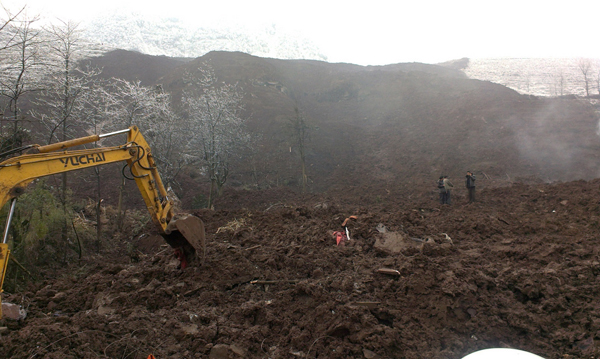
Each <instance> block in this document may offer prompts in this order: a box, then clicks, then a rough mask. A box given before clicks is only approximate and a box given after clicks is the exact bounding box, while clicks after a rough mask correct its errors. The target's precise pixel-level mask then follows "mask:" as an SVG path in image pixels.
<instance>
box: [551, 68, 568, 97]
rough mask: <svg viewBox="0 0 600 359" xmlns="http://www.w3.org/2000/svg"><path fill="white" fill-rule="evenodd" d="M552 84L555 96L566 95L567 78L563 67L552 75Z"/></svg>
mask: <svg viewBox="0 0 600 359" xmlns="http://www.w3.org/2000/svg"><path fill="white" fill-rule="evenodd" d="M552 85H553V87H554V95H555V96H564V92H565V85H566V80H565V73H564V71H563V70H562V69H560V70H559V71H558V72H556V73H554V74H553V75H552Z"/></svg>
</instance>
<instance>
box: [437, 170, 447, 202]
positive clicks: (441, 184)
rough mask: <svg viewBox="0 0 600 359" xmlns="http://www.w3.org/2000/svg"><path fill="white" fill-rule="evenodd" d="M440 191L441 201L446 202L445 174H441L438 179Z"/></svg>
mask: <svg viewBox="0 0 600 359" xmlns="http://www.w3.org/2000/svg"><path fill="white" fill-rule="evenodd" d="M438 191H439V192H440V203H441V204H445V203H446V187H444V176H440V179H439V180H438Z"/></svg>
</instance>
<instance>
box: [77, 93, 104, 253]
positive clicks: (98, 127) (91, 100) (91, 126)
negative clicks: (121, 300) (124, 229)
mask: <svg viewBox="0 0 600 359" xmlns="http://www.w3.org/2000/svg"><path fill="white" fill-rule="evenodd" d="M77 105H78V106H81V109H78V110H77V112H78V113H81V118H80V121H81V123H82V124H84V125H83V130H84V131H85V132H86V134H88V135H98V134H101V133H105V132H106V129H107V128H108V127H109V126H110V121H111V119H110V116H109V113H110V108H111V105H112V97H111V96H110V95H109V94H108V92H107V91H106V86H105V84H101V83H100V82H97V83H95V86H93V87H91V88H90V90H89V91H85V92H83V93H82V94H81V98H80V101H77ZM101 141H102V140H100V141H99V142H101ZM91 146H93V147H94V148H96V147H99V146H100V143H98V142H94V143H93V144H91ZM92 171H93V172H94V178H95V181H96V198H95V209H96V249H99V248H100V244H101V234H102V218H101V214H102V211H101V204H102V201H103V199H102V197H103V196H102V179H101V171H102V167H101V166H95V167H92Z"/></svg>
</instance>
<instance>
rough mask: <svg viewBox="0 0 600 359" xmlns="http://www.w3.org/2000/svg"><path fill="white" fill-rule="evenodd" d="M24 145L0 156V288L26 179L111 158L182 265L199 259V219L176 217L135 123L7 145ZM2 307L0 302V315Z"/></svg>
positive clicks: (201, 228)
mask: <svg viewBox="0 0 600 359" xmlns="http://www.w3.org/2000/svg"><path fill="white" fill-rule="evenodd" d="M120 134H126V135H127V141H126V143H125V144H123V145H118V146H112V147H97V148H93V149H80V150H70V148H72V147H75V146H79V145H84V144H87V143H92V142H96V141H99V140H100V139H102V138H106V137H111V136H116V135H120ZM25 150H26V151H27V153H28V154H24V155H20V156H15V157H11V158H9V159H7V160H5V161H3V162H0V208H1V207H2V206H4V204H6V203H7V202H9V201H10V209H9V213H8V220H7V223H6V226H5V228H4V236H3V240H2V243H0V293H1V292H2V285H3V283H4V276H5V274H6V267H7V264H8V259H9V256H10V251H9V249H8V244H7V238H8V233H9V228H10V222H11V220H12V217H13V214H14V211H15V204H16V199H17V197H18V196H19V195H21V194H23V193H24V191H25V188H26V187H27V185H29V184H30V183H31V182H32V181H33V180H35V179H36V178H39V177H44V176H49V175H53V174H57V173H63V172H69V171H76V170H80V169H84V168H89V167H95V166H100V165H104V164H108V163H114V162H121V161H125V162H127V165H128V168H129V170H130V171H131V175H132V176H133V178H134V179H135V181H136V183H137V186H138V189H139V190H140V192H141V194H142V197H143V198H144V202H145V203H146V207H147V209H148V211H149V212H150V217H152V221H153V222H154V224H155V225H156V227H157V228H158V230H159V232H160V234H161V235H162V237H163V238H164V239H165V241H166V242H167V243H168V244H169V245H170V246H171V247H173V248H174V251H175V255H176V256H177V257H178V259H179V260H180V262H181V268H182V269H184V268H185V267H186V266H187V265H188V261H190V260H191V259H192V258H194V257H196V256H199V255H201V256H202V259H204V256H205V253H206V243H205V235H204V223H202V220H200V218H198V217H195V216H193V215H182V216H180V215H178V218H174V217H175V213H174V209H173V201H172V199H170V198H169V196H168V195H167V191H166V189H165V187H164V185H163V182H162V180H161V178H160V175H159V173H158V169H157V168H156V163H155V162H154V158H153V157H152V152H151V149H150V146H149V145H148V143H147V142H146V140H145V139H144V137H143V136H142V134H141V133H140V131H139V129H138V128H137V127H135V126H133V127H130V128H128V129H125V130H121V131H116V132H111V133H108V134H103V135H91V136H86V137H81V138H77V139H73V140H69V141H64V142H58V143H54V144H50V145H46V146H39V145H29V146H26V147H23V148H19V149H15V150H13V151H11V152H12V153H16V152H19V151H25ZM1 317H2V308H1V306H0V318H1Z"/></svg>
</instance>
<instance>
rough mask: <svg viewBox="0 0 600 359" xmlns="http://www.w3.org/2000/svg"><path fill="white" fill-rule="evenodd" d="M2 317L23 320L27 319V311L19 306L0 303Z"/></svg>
mask: <svg viewBox="0 0 600 359" xmlns="http://www.w3.org/2000/svg"><path fill="white" fill-rule="evenodd" d="M2 317H3V318H9V319H12V320H23V319H25V318H27V311H25V309H23V308H21V306H20V305H17V304H13V303H8V302H2Z"/></svg>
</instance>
